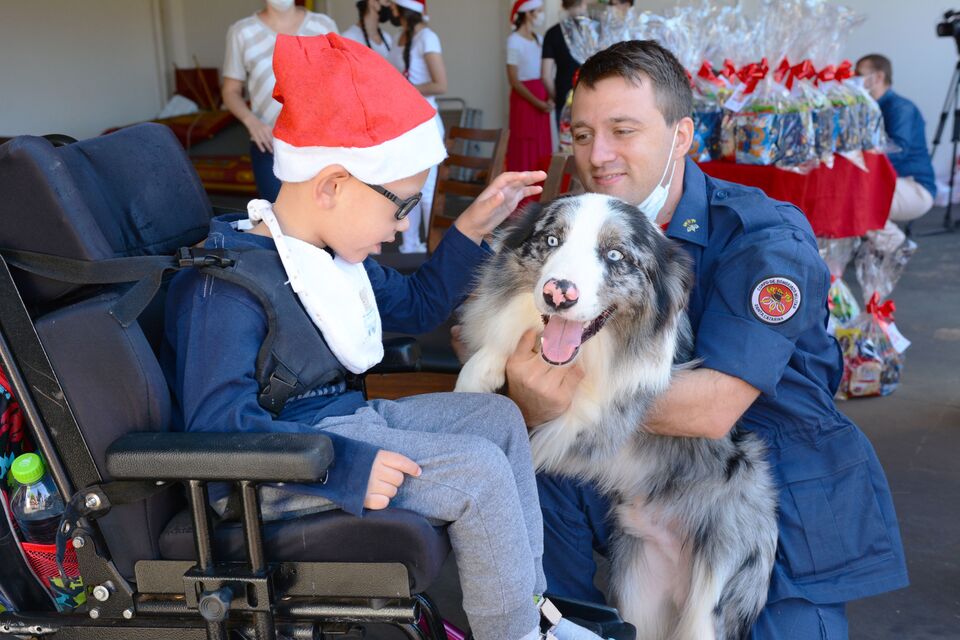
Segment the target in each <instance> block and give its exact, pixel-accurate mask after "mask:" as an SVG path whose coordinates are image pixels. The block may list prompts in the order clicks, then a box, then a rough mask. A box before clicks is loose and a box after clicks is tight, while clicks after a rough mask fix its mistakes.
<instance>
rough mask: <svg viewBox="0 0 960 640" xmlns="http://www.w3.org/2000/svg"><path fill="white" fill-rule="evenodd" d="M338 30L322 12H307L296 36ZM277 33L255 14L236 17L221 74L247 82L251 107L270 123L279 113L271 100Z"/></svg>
mask: <svg viewBox="0 0 960 640" xmlns="http://www.w3.org/2000/svg"><path fill="white" fill-rule="evenodd" d="M325 33H337V25H336V23H335V22H334V21H333V20H332V19H331V18H330V17H329V16H325V15H323V14H322V13H313V12H312V11H307V15H306V17H305V18H304V19H303V23H302V24H301V25H300V28H299V29H298V30H297V34H296V35H298V36H318V35H322V34H325ZM276 42H277V32H276V31H274V30H273V29H271V28H270V27H268V26H267V25H266V24H264V22H263V20H261V19H260V18H259V17H258V16H257V14H253V15H252V16H250V17H248V18H244V19H243V20H239V21H237V22H235V23H233V25H232V26H231V27H230V30H229V31H227V52H226V55H224V58H223V77H224V78H233V79H234V80H239V81H241V82H246V83H247V95H248V96H249V98H250V110H251V111H253V113H254V115H256V116H257V117H258V118H260V120H262V121H263V122H265V123H266V124H269V125H271V126H272V125H273V124H275V123H276V121H277V116H279V115H280V106H281V105H280V103H279V102H277V101H276V100H274V99H273V85H274V84H276V78H274V76H273V47H274V45H275V44H276Z"/></svg>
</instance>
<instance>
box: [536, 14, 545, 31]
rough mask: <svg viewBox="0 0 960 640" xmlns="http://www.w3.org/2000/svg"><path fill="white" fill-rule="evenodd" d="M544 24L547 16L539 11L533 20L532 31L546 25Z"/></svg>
mask: <svg viewBox="0 0 960 640" xmlns="http://www.w3.org/2000/svg"><path fill="white" fill-rule="evenodd" d="M546 23H547V14H545V13H544V12H542V11H541V12H540V13H538V14H537V15H536V17H535V18H534V19H533V28H534V29H539V28H540V27H542V26H543V25H544V24H546Z"/></svg>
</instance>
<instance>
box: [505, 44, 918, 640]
mask: <svg viewBox="0 0 960 640" xmlns="http://www.w3.org/2000/svg"><path fill="white" fill-rule="evenodd" d="M691 110H692V96H691V93H690V87H689V84H688V82H687V78H686V75H685V74H684V70H683V67H682V66H681V65H680V64H679V63H678V62H677V60H676V59H675V58H674V57H673V56H672V55H671V54H670V53H669V52H668V51H666V50H665V49H663V48H661V47H660V46H659V45H657V44H656V43H654V42H651V41H634V42H627V43H621V44H617V45H614V46H612V47H610V48H609V49H607V50H605V51H602V52H600V53H598V54H596V55H595V56H593V57H592V58H591V59H590V60H588V61H587V62H586V63H585V64H584V66H583V67H582V69H581V72H580V79H579V84H578V85H577V88H576V90H575V93H574V100H573V122H572V125H573V140H574V155H575V158H576V164H577V171H578V174H579V177H580V179H581V180H582V182H583V184H584V185H585V186H586V187H587V189H588V190H589V191H595V192H600V193H605V194H608V195H613V196H617V197H620V198H622V199H624V200H626V201H628V202H632V203H636V204H637V205H638V206H639V208H640V209H641V210H642V211H643V212H644V214H646V215H647V216H648V217H650V218H651V219H652V220H655V221H656V222H657V223H659V224H660V225H661V226H663V227H664V229H665V233H666V235H667V236H668V237H670V238H673V239H674V240H676V241H678V242H679V243H681V245H682V246H683V247H684V248H685V249H686V250H687V251H688V252H689V254H690V256H691V257H692V258H693V261H694V269H695V274H696V283H695V286H694V289H693V292H692V294H691V297H690V303H689V309H688V312H689V316H690V320H691V323H692V326H693V329H694V332H695V336H696V346H695V356H696V357H697V358H700V359H702V362H703V364H702V366H700V367H699V368H697V369H695V370H692V371H686V372H682V373H679V374H678V375H677V376H676V378H675V380H674V382H673V383H672V385H671V387H670V389H669V390H668V391H667V392H666V393H665V394H664V395H663V396H662V397H661V398H660V400H659V401H658V404H657V406H656V407H654V409H653V411H652V412H651V415H650V416H649V417H648V419H647V420H646V421H645V427H646V428H648V429H650V430H652V431H654V432H656V433H660V434H664V435H672V436H678V437H683V436H697V437H707V438H717V437H722V436H723V435H725V434H726V433H727V432H729V430H730V429H731V428H732V427H733V426H734V425H735V424H736V423H738V422H739V423H740V424H741V425H743V427H745V428H746V429H748V430H750V431H752V432H754V433H756V434H757V435H759V436H760V437H761V438H762V439H763V440H764V442H765V443H766V445H767V447H768V452H769V457H770V461H771V466H772V470H773V474H774V477H775V480H776V482H777V485H778V487H779V501H780V504H779V521H780V541H779V547H778V550H777V560H776V564H775V567H774V571H773V576H772V580H771V585H770V591H769V596H768V603H767V606H766V608H765V609H764V611H763V612H762V613H761V615H760V618H759V620H758V621H757V623H756V625H755V626H754V629H753V638H755V639H758V640H759V639H767V638H793V639H796V638H803V639H804V640H806V639H812V638H830V639H832V640H833V639H837V638H846V637H847V621H846V614H845V604H844V603H845V602H847V601H849V600H853V599H856V598H862V597H865V596H869V595H873V594H877V593H880V592H883V591H888V590H891V589H897V588H900V587H903V586H905V585H906V584H907V574H906V568H905V564H904V557H903V549H902V546H901V543H900V533H899V529H898V526H897V522H896V516H895V514H894V509H893V503H892V500H891V496H890V490H889V488H888V486H887V482H886V479H885V477H884V474H883V470H882V469H881V467H880V463H879V461H878V460H877V457H876V454H875V453H874V450H873V447H872V446H871V445H870V443H869V441H868V440H867V438H866V437H865V436H864V435H863V433H861V432H860V430H859V429H858V428H857V427H856V426H855V425H854V424H853V423H852V422H851V421H850V420H849V419H848V418H847V417H845V416H844V415H842V414H841V413H840V412H839V411H838V410H837V408H836V406H835V405H834V402H833V394H834V391H835V390H836V388H837V385H838V383H839V380H840V375H841V371H842V362H841V357H840V352H839V349H838V347H837V344H836V341H835V340H834V339H833V338H832V337H831V336H830V335H829V334H828V333H827V332H826V322H827V306H826V298H827V289H828V288H829V285H830V274H829V272H828V270H827V268H826V266H825V264H824V263H823V261H822V260H821V259H820V257H819V254H818V253H817V244H816V241H815V238H814V235H813V232H812V230H811V228H810V225H809V224H808V223H807V221H806V219H805V217H804V216H803V214H802V213H801V212H800V211H799V210H798V209H797V208H796V207H794V206H793V205H790V204H787V203H783V202H777V201H774V200H771V199H770V198H768V197H766V196H765V195H764V194H763V193H762V192H761V191H759V190H757V189H754V188H750V187H745V186H742V185H737V184H732V183H729V182H723V181H720V180H714V179H712V178H710V177H708V176H706V175H704V174H703V172H702V171H700V169H699V168H698V167H697V165H696V164H695V163H693V162H692V161H691V160H690V159H688V158H686V157H685V156H686V153H687V151H688V149H689V148H690V142H691V139H692V135H693V122H692V120H691V118H690V115H691ZM772 294H777V295H772ZM531 344H533V337H532V336H529V335H528V336H526V339H525V340H524V341H522V344H521V346H520V347H519V348H518V350H517V353H515V354H514V355H513V357H512V358H511V360H510V362H509V363H508V368H507V377H508V386H509V390H510V396H511V397H512V398H513V399H514V400H515V401H516V402H517V404H518V405H519V406H520V408H521V411H522V412H523V414H524V418H525V420H526V422H527V424H528V426H536V425H538V424H542V423H543V422H546V421H547V420H549V419H551V418H553V417H555V416H556V415H558V414H559V413H560V412H562V411H563V410H565V409H566V407H567V406H568V404H569V401H570V397H571V395H572V390H573V389H574V388H575V387H576V385H577V384H578V382H579V379H580V374H579V372H577V371H576V369H574V368H570V367H566V368H556V367H550V366H549V365H547V364H546V363H544V362H543V360H542V359H541V358H540V356H539V355H538V354H531V352H530V345H531ZM538 481H539V488H540V502H541V507H542V509H543V515H544V529H545V547H546V553H545V556H544V564H545V569H546V573H547V580H548V589H549V591H550V592H552V593H555V594H557V595H563V596H568V597H574V598H580V599H585V600H591V601H600V602H602V601H603V595H602V594H601V593H600V592H599V591H598V590H597V589H596V588H595V587H594V584H593V578H594V574H595V571H596V566H595V564H594V557H593V553H594V551H597V552H599V553H601V554H603V553H604V552H605V551H606V545H607V541H608V540H609V536H610V533H611V530H610V523H609V522H608V520H607V514H608V503H607V501H606V500H605V499H604V497H603V496H601V495H600V494H599V493H598V492H597V491H596V489H595V488H593V487H591V486H587V485H584V484H578V483H576V482H573V481H570V480H568V479H564V478H558V477H551V476H541V477H540V478H539V479H538Z"/></svg>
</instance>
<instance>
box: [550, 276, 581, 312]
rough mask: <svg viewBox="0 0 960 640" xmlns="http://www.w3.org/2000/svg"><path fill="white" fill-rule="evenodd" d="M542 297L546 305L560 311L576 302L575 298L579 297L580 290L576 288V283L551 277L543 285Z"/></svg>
mask: <svg viewBox="0 0 960 640" xmlns="http://www.w3.org/2000/svg"><path fill="white" fill-rule="evenodd" d="M543 299H544V301H546V303H547V306H549V307H551V308H553V309H556V310H557V311H561V310H563V309H569V308H570V307H572V306H573V305H575V304H577V300H579V299H580V291H579V290H578V289H577V285H575V284H573V283H572V282H570V281H569V280H557V279H555V278H551V279H550V280H547V283H546V284H544V285H543Z"/></svg>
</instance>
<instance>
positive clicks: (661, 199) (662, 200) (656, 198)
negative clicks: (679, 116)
mask: <svg viewBox="0 0 960 640" xmlns="http://www.w3.org/2000/svg"><path fill="white" fill-rule="evenodd" d="M679 131H680V123H679V122H678V123H677V127H676V129H674V130H673V140H672V141H671V142H670V155H668V156H667V166H665V167H664V168H663V175H662V176H660V181H659V182H657V186H655V187H654V188H653V191H651V192H650V195H648V196H647V197H646V198H644V200H643V202H641V203H640V204H638V205H637V208H638V209H640V211H643V213H644V215H646V216H647V218H649V219H650V222H655V221H656V219H657V216H658V215H659V214H660V210H661V209H663V205H665V204H666V203H667V196H669V195H670V185H671V184H673V174H674V169H676V167H677V163H676V162H675V161H672V160H671V157H672V156H673V145H674V143H675V142H676V141H677V133H678V132H679ZM667 173H669V174H670V179H669V180H667V184H666V185H664V184H662V183H663V179H664V178H666V177H667Z"/></svg>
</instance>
